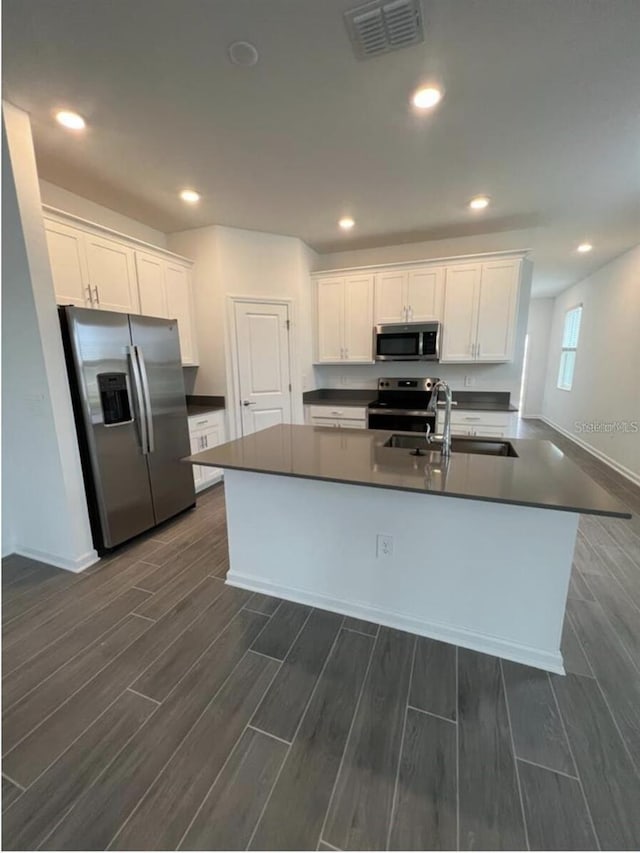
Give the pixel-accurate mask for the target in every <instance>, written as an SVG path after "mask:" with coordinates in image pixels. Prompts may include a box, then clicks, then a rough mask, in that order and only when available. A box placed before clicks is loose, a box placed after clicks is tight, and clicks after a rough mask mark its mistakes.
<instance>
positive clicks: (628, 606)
mask: <svg viewBox="0 0 640 853" xmlns="http://www.w3.org/2000/svg"><path fill="white" fill-rule="evenodd" d="M638 584H640V569H638ZM589 586H590V588H591V590H592V592H593V593H594V595H595V597H596V599H597V600H598V602H599V603H600V605H601V606H602V608H603V610H604V612H605V614H606V615H607V617H608V618H609V621H610V622H611V625H612V626H613V629H614V631H615V632H616V634H617V635H618V637H619V639H620V641H621V642H622V644H623V646H624V647H625V648H626V650H627V651H628V652H629V655H630V656H631V659H632V660H634V661H636V662H638V663H640V610H639V609H638V608H637V607H636V606H635V605H634V604H633V602H632V601H631V600H630V599H629V597H628V596H627V595H625V592H624V590H623V589H622V587H621V586H619V584H618V583H617V581H616V580H615V579H612V578H609V577H602V576H600V575H597V576H591V577H590V578H589Z"/></svg>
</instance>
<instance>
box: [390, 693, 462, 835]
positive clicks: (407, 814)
mask: <svg viewBox="0 0 640 853" xmlns="http://www.w3.org/2000/svg"><path fill="white" fill-rule="evenodd" d="M456 737H457V735H456V725H455V723H450V722H447V721H446V720H441V719H439V718H438V717H432V716H431V715H430V714H425V713H423V712H421V711H414V710H413V709H412V708H408V709H407V722H406V728H405V734H404V742H403V747H402V755H401V758H400V771H399V774H398V787H397V793H396V803H395V808H394V817H393V825H392V827H391V836H390V843H389V849H390V850H455V849H456V848H457V844H458V824H457V818H458V815H457V807H458V794H457V773H456V752H457V746H456Z"/></svg>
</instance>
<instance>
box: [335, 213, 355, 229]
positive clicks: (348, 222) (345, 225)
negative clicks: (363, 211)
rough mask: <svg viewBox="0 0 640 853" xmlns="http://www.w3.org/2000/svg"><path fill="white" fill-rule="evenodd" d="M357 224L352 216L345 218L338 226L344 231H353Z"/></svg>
mask: <svg viewBox="0 0 640 853" xmlns="http://www.w3.org/2000/svg"><path fill="white" fill-rule="evenodd" d="M355 224H356V222H355V219H352V218H351V217H350V216H343V217H342V219H341V220H340V221H339V222H338V225H339V226H340V227H341V228H342V229H343V230H344V231H351V229H352V228H353V226H354V225H355Z"/></svg>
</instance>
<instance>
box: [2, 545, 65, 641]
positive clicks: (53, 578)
mask: <svg viewBox="0 0 640 853" xmlns="http://www.w3.org/2000/svg"><path fill="white" fill-rule="evenodd" d="M34 562H35V561H34ZM38 565H39V566H41V565H42V564H40V563H38ZM39 576H40V577H41V581H40V583H38V584H37V585H36V586H34V587H33V589H28V590H24V591H23V594H22V595H20V596H17V597H13V600H11V596H9V598H8V599H7V601H5V600H4V596H3V601H2V636H3V638H5V637H7V638H8V637H10V636H11V632H12V630H15V627H16V620H18V621H19V622H20V623H21V622H22V621H23V620H24V619H26V618H27V616H28V615H30V614H31V613H32V612H34V609H35V608H37V607H39V608H40V610H41V612H42V613H46V612H47V605H46V602H47V601H49V602H52V603H55V601H56V600H57V598H58V597H59V596H60V594H62V593H64V592H66V591H67V590H68V589H69V587H71V586H73V585H75V584H76V583H78V581H79V580H80V578H79V576H78V575H76V574H74V573H73V572H65V571H64V569H57V568H55V567H54V566H49V565H47V566H46V568H43V569H41V570H39Z"/></svg>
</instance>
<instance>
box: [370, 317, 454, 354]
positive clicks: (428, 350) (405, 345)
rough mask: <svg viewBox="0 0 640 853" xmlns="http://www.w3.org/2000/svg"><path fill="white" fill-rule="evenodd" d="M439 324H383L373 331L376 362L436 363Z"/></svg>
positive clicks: (438, 351)
mask: <svg viewBox="0 0 640 853" xmlns="http://www.w3.org/2000/svg"><path fill="white" fill-rule="evenodd" d="M440 330H441V326H440V323H436V322H433V323H384V324H382V325H380V326H375V327H374V329H373V351H374V353H375V357H376V361H438V360H439V358H440Z"/></svg>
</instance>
